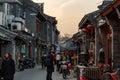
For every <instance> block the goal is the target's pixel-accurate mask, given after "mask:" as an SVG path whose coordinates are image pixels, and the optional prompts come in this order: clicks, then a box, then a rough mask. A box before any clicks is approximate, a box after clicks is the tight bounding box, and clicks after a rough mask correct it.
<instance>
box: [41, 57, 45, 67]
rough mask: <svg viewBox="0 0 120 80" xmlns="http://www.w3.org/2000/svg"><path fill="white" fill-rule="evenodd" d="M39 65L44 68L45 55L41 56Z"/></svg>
mask: <svg viewBox="0 0 120 80" xmlns="http://www.w3.org/2000/svg"><path fill="white" fill-rule="evenodd" d="M41 65H42V69H44V68H45V55H42V56H41Z"/></svg>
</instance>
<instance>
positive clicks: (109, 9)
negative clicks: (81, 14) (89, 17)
mask: <svg viewBox="0 0 120 80" xmlns="http://www.w3.org/2000/svg"><path fill="white" fill-rule="evenodd" d="M118 5H120V0H116V1H115V2H114V3H113V4H111V5H110V6H109V7H108V8H107V9H105V10H104V11H103V12H102V13H101V14H102V16H106V15H107V14H109V13H110V12H111V11H112V10H113V9H114V8H115V7H117V6H118Z"/></svg>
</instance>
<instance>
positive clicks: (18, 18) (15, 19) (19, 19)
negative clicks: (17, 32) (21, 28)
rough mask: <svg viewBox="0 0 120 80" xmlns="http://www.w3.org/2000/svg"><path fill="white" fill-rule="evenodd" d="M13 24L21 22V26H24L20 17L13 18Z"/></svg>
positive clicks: (23, 21)
mask: <svg viewBox="0 0 120 80" xmlns="http://www.w3.org/2000/svg"><path fill="white" fill-rule="evenodd" d="M14 22H21V23H22V24H25V20H24V19H22V18H20V17H15V18H14Z"/></svg>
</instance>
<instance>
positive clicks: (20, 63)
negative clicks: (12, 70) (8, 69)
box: [18, 59, 24, 71]
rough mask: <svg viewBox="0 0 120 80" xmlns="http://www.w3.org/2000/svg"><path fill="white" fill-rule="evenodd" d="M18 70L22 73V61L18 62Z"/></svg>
mask: <svg viewBox="0 0 120 80" xmlns="http://www.w3.org/2000/svg"><path fill="white" fill-rule="evenodd" d="M18 69H19V71H24V64H23V60H22V59H20V60H19V65H18Z"/></svg>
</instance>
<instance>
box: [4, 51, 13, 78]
mask: <svg viewBox="0 0 120 80" xmlns="http://www.w3.org/2000/svg"><path fill="white" fill-rule="evenodd" d="M2 70H3V78H4V80H13V79H14V74H15V63H14V60H13V59H12V55H11V53H6V54H5V59H3V62H2Z"/></svg>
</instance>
